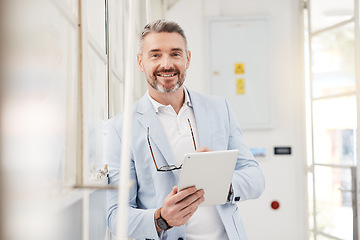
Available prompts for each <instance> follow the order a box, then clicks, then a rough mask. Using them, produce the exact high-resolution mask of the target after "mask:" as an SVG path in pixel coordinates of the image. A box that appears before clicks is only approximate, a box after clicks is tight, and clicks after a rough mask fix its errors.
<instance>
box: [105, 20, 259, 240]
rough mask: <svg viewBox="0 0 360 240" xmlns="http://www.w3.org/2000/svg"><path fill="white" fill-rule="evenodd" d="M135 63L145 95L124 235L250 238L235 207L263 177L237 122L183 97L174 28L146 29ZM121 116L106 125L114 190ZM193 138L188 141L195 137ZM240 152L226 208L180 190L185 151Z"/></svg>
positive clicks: (183, 58)
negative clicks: (145, 87) (143, 79)
mask: <svg viewBox="0 0 360 240" xmlns="http://www.w3.org/2000/svg"><path fill="white" fill-rule="evenodd" d="M137 60H138V65H139V68H140V70H141V71H142V72H144V74H145V76H146V79H147V82H148V92H147V93H146V94H145V95H144V96H143V97H142V98H141V99H140V100H139V101H137V102H136V103H135V106H134V108H133V124H132V125H133V126H132V142H131V146H132V148H131V168H130V177H131V180H133V181H134V183H135V184H134V186H133V187H132V188H131V189H130V199H129V222H128V224H129V229H128V234H129V237H131V238H136V239H171V240H172V239H178V240H181V239H188V240H193V239H195V240H200V239H207V240H209V239H214V240H215V239H216V240H223V239H230V240H235V239H241V240H243V239H247V237H246V234H245V230H244V227H243V225H242V223H241V219H240V216H239V213H238V210H237V206H236V202H237V201H244V200H247V199H253V198H257V197H259V196H260V195H261V193H262V192H263V190H264V185H265V184H264V176H263V174H262V172H261V170H260V168H259V166H258V164H257V162H256V161H255V160H254V157H253V156H252V154H251V152H250V151H249V149H248V148H247V147H246V146H245V145H244V142H243V139H242V134H241V130H240V127H239V125H238V123H237V122H236V119H235V116H234V114H233V112H232V111H231V109H230V107H229V105H228V103H227V102H226V100H224V99H220V98H217V97H211V96H205V95H201V94H198V93H195V92H191V91H188V90H187V89H186V88H185V87H184V86H183V83H184V81H185V77H186V70H187V69H188V68H189V64H190V60H191V52H190V51H189V50H188V49H187V41H186V37H185V34H184V31H183V30H182V29H181V27H180V26H179V25H178V24H176V23H175V22H169V21H164V20H159V21H156V22H152V23H150V24H148V25H146V26H145V28H144V30H143V32H142V34H141V39H140V53H139V54H138V56H137ZM122 124H123V116H122V115H119V116H117V117H115V118H114V119H111V120H110V121H109V130H108V133H107V137H108V140H107V143H108V144H109V146H108V147H109V149H108V150H107V151H106V154H107V159H108V161H109V166H110V171H111V172H110V183H111V184H117V183H118V179H119V176H118V175H119V167H120V166H119V165H120V164H119V163H120V151H121V143H122V140H121V136H122ZM192 134H193V135H192ZM196 145H197V146H198V147H199V148H198V150H197V151H198V152H207V151H212V150H228V149H229V150H230V149H238V150H239V156H238V159H237V163H236V168H235V172H234V176H233V179H232V187H231V190H230V191H229V196H228V202H227V203H226V204H224V205H221V206H220V205H219V206H206V207H202V206H200V207H199V205H200V204H201V203H202V202H203V201H204V198H205V197H206V193H204V191H203V190H201V189H195V187H191V188H188V189H185V190H182V191H180V192H178V189H177V184H178V180H179V171H180V170H179V169H180V168H181V167H180V166H181V164H182V160H183V156H184V153H188V152H194V151H195V149H196ZM108 207H109V208H108V223H109V227H110V229H111V231H112V232H113V233H115V234H116V229H115V228H116V218H117V193H116V192H114V191H113V192H109V195H108Z"/></svg>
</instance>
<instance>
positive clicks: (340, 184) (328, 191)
mask: <svg viewBox="0 0 360 240" xmlns="http://www.w3.org/2000/svg"><path fill="white" fill-rule="evenodd" d="M315 174H317V178H316V182H315V188H316V208H317V209H316V213H317V214H316V221H317V227H318V231H321V232H324V233H327V234H329V235H332V236H335V237H338V238H340V239H349V240H350V239H352V237H353V236H352V234H353V233H352V227H353V212H352V206H351V197H352V196H351V192H345V191H342V190H345V189H347V190H348V189H351V172H350V169H342V168H331V167H322V166H316V167H315Z"/></svg>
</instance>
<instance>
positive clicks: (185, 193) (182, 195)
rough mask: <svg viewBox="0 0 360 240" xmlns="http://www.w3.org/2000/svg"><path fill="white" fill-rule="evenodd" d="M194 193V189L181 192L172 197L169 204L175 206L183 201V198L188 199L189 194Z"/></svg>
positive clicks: (190, 188)
mask: <svg viewBox="0 0 360 240" xmlns="http://www.w3.org/2000/svg"><path fill="white" fill-rule="evenodd" d="M195 192H196V188H195V187H189V188H186V189H183V190H181V191H180V192H178V193H176V194H175V195H174V196H172V199H171V202H172V203H174V204H176V203H178V202H180V201H181V200H183V199H184V198H186V197H188V196H189V195H191V194H194V193H195Z"/></svg>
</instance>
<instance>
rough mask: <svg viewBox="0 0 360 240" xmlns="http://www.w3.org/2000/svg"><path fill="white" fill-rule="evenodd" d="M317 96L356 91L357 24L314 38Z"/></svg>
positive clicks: (313, 52)
mask: <svg viewBox="0 0 360 240" xmlns="http://www.w3.org/2000/svg"><path fill="white" fill-rule="evenodd" d="M311 48H312V49H311V50H312V77H313V85H312V88H313V91H312V95H313V97H314V98H318V97H324V96H329V95H334V94H342V93H347V92H353V91H355V51H354V49H355V36H354V24H353V23H351V24H347V25H346V26H343V27H341V28H336V29H333V30H330V31H326V32H324V33H321V34H318V35H315V36H314V37H313V38H312V46H311Z"/></svg>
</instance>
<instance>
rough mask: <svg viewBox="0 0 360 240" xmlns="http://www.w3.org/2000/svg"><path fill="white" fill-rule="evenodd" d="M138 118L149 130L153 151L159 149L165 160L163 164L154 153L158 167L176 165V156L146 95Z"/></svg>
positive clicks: (141, 101)
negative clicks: (155, 148)
mask: <svg viewBox="0 0 360 240" xmlns="http://www.w3.org/2000/svg"><path fill="white" fill-rule="evenodd" d="M136 117H137V119H138V121H139V122H140V124H141V125H142V126H143V127H144V128H145V130H146V131H147V128H149V135H150V143H151V147H152V148H153V151H154V147H157V148H158V149H159V150H160V152H161V154H162V155H163V157H164V159H165V162H163V161H162V158H161V157H160V156H156V153H155V152H154V157H155V160H156V162H157V165H158V167H159V168H160V167H162V166H164V165H174V164H175V163H174V156H173V153H172V151H171V148H170V144H169V142H168V140H167V138H166V134H165V132H164V129H163V127H162V125H161V122H160V121H159V119H158V117H157V116H156V112H155V110H154V107H153V106H152V104H151V102H150V100H149V99H148V96H147V95H144V96H143V97H142V98H141V99H140V102H139V105H138V109H137V115H136Z"/></svg>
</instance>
